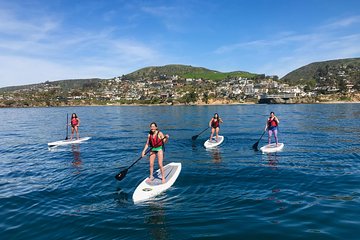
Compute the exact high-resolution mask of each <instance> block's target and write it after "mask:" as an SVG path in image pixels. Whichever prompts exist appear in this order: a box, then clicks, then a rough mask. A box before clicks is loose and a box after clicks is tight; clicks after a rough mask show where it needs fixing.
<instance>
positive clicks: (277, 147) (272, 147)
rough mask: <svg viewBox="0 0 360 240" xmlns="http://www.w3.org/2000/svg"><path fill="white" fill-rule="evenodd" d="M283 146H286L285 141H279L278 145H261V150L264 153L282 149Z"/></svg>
mask: <svg viewBox="0 0 360 240" xmlns="http://www.w3.org/2000/svg"><path fill="white" fill-rule="evenodd" d="M283 147H284V144H283V143H278V144H277V145H276V143H271V144H268V145H265V146H263V147H261V148H260V151H262V152H263V153H272V152H277V151H280V150H281V149H283Z"/></svg>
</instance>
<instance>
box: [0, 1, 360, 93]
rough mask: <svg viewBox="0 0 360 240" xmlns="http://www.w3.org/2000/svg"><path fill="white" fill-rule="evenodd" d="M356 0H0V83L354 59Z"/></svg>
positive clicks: (359, 5) (358, 34) (277, 69)
mask: <svg viewBox="0 0 360 240" xmlns="http://www.w3.org/2000/svg"><path fill="white" fill-rule="evenodd" d="M359 9H360V1H358V0H298V1H295V0H293V1H292V0H272V1H271V0H248V1H243V0H222V1H218V0H178V1H177V0H174V1H171V0H154V1H150V0H148V1H140V0H139V1H137V0H134V1H130V0H128V1H124V0H107V1H100V0H99V1H92V0H86V1H85V0H78V1H76V0H51V1H49V0H37V1H36V0H26V1H22V0H21V1H20V0H12V1H7V0H6V1H5V0H0V87H5V86H15V85H23V84H32V83H41V82H45V81H48V80H49V81H55V80H61V79H76V78H92V77H99V78H111V77H115V76H120V75H122V74H127V73H130V72H132V71H135V70H138V69H140V68H143V67H148V66H162V65H166V64H186V65H192V66H197V67H205V68H209V69H213V70H218V71H222V72H228V71H238V70H239V71H248V72H253V73H264V74H266V75H278V76H280V77H282V76H284V75H285V74H286V73H288V72H290V71H292V70H295V69H297V68H299V67H301V66H304V65H306V64H309V63H312V62H316V61H325V60H331V59H339V58H350V57H360V11H359Z"/></svg>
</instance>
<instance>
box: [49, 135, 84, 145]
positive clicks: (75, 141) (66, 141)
mask: <svg viewBox="0 0 360 240" xmlns="http://www.w3.org/2000/svg"><path fill="white" fill-rule="evenodd" d="M90 138H91V137H84V138H80V139H76V138H74V139H72V140H70V139H68V140H61V141H56V142H51V143H48V146H49V147H56V146H62V145H67V144H75V143H81V142H85V141H87V140H89V139H90Z"/></svg>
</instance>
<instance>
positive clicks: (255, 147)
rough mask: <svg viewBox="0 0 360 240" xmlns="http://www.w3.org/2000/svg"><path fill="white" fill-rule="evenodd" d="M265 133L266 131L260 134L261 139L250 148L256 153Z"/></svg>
mask: <svg viewBox="0 0 360 240" xmlns="http://www.w3.org/2000/svg"><path fill="white" fill-rule="evenodd" d="M265 132H266V131H264V132H263V133H262V135H261V137H260V138H259V140H258V141H257V142H256V143H255V144H254V145H253V146H252V148H253V149H254V150H256V151H258V145H259V142H260V140H261V138H262V137H263V136H264V134H265Z"/></svg>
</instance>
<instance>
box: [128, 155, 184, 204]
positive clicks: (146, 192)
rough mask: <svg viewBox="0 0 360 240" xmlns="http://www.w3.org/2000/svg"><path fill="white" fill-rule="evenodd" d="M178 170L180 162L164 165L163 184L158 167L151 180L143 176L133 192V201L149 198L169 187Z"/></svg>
mask: <svg viewBox="0 0 360 240" xmlns="http://www.w3.org/2000/svg"><path fill="white" fill-rule="evenodd" d="M180 171H181V163H174V162H172V163H169V164H168V165H166V166H164V174H165V181H166V182H165V183H164V184H163V183H162V181H161V173H160V169H158V170H157V171H156V172H155V173H154V174H153V176H154V179H153V180H152V181H151V182H147V181H146V180H147V179H148V178H145V179H144V181H142V182H141V183H140V184H139V186H137V188H136V189H135V192H134V194H133V201H134V203H137V202H141V201H145V200H148V199H151V198H153V197H155V196H157V195H159V194H160V193H162V192H164V191H165V190H167V189H168V188H170V187H171V186H172V185H173V184H174V182H175V181H176V179H177V177H178V176H179V174H180Z"/></svg>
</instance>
